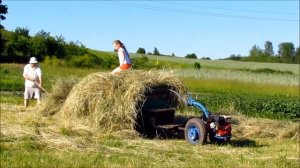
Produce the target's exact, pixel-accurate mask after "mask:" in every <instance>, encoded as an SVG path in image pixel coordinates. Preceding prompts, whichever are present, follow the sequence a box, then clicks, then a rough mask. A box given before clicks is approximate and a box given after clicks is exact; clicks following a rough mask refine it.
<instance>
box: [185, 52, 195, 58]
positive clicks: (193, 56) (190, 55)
mask: <svg viewBox="0 0 300 168" xmlns="http://www.w3.org/2000/svg"><path fill="white" fill-rule="evenodd" d="M185 58H191V59H197V55H196V54H195V53H192V54H187V55H186V56H185Z"/></svg>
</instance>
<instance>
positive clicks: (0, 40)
mask: <svg viewBox="0 0 300 168" xmlns="http://www.w3.org/2000/svg"><path fill="white" fill-rule="evenodd" d="M7 10H8V8H7V6H6V5H2V0H0V54H1V56H2V55H3V52H4V51H5V47H4V46H5V43H6V41H7V39H5V37H4V36H3V32H2V31H3V30H4V26H3V25H2V20H5V19H6V17H5V16H4V15H5V14H7Z"/></svg>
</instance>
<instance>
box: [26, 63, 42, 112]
mask: <svg viewBox="0 0 300 168" xmlns="http://www.w3.org/2000/svg"><path fill="white" fill-rule="evenodd" d="M23 77H24V79H25V92H24V106H25V107H27V106H28V100H29V99H32V98H34V99H37V104H40V102H41V101H40V100H41V90H40V88H42V71H41V69H40V67H39V65H38V61H37V59H36V58H35V57H31V58H30V60H29V64H27V65H25V67H24V72H23Z"/></svg>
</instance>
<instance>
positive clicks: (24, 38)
mask: <svg viewBox="0 0 300 168" xmlns="http://www.w3.org/2000/svg"><path fill="white" fill-rule="evenodd" d="M11 45H12V49H13V55H15V56H19V57H29V56H30V36H29V30H28V29H27V28H21V27H17V28H16V29H15V32H14V34H13V43H12V44H11Z"/></svg>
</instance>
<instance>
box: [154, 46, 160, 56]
mask: <svg viewBox="0 0 300 168" xmlns="http://www.w3.org/2000/svg"><path fill="white" fill-rule="evenodd" d="M153 55H160V53H159V51H158V49H157V48H156V47H154V51H153Z"/></svg>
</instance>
